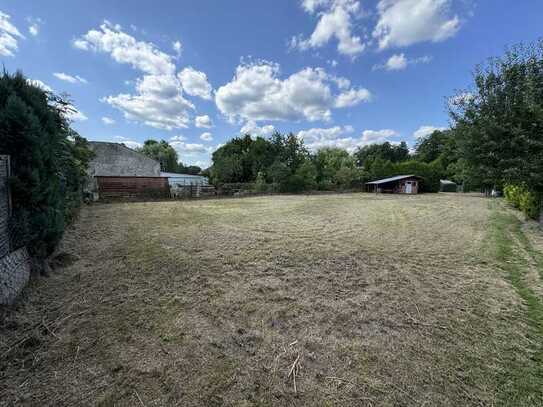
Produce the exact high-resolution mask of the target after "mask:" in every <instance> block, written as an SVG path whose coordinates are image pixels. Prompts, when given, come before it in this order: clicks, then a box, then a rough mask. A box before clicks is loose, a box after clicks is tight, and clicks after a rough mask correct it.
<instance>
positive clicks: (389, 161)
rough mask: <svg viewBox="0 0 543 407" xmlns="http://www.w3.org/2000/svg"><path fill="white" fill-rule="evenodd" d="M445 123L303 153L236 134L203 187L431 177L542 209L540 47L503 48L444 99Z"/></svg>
mask: <svg viewBox="0 0 543 407" xmlns="http://www.w3.org/2000/svg"><path fill="white" fill-rule="evenodd" d="M449 117H450V119H451V126H450V128H449V129H448V130H445V131H434V132H433V133H432V134H430V135H428V136H426V137H423V138H422V139H420V140H418V141H417V144H416V145H415V148H414V151H413V152H412V153H410V152H409V150H408V148H407V145H406V144H405V143H403V142H402V143H400V144H399V145H393V144H391V143H388V142H385V143H382V144H375V145H369V146H364V147H361V148H359V149H357V151H355V152H354V153H353V154H349V153H348V152H347V151H346V150H342V149H339V148H325V149H321V150H319V151H317V152H315V153H310V152H309V151H308V150H307V149H306V148H305V147H304V145H303V141H302V140H299V139H298V138H297V137H296V136H294V135H293V134H288V135H281V134H279V133H276V134H274V135H273V136H271V137H270V138H269V139H264V138H261V137H256V138H252V137H251V136H250V135H245V136H242V137H236V138H233V139H232V140H230V141H229V142H228V143H226V144H225V145H224V146H222V147H221V148H219V149H218V150H217V151H215V152H214V153H213V157H212V158H213V165H212V166H211V167H210V168H209V169H208V170H206V173H207V174H208V175H209V176H210V177H211V180H212V182H214V183H216V184H221V183H229V182H254V183H256V184H257V185H258V187H259V188H260V189H264V188H265V186H268V187H269V186H271V187H272V188H275V189H277V190H279V191H302V190H308V189H324V190H326V189H336V188H352V187H354V186H357V185H361V184H363V183H364V182H367V181H371V180H375V179H378V178H384V177H388V176H393V175H400V174H415V175H418V176H421V177H423V178H424V182H423V190H424V191H437V190H438V188H439V179H440V178H447V179H450V180H453V181H455V182H457V183H458V184H461V185H462V186H463V187H464V190H466V191H468V190H485V191H490V190H503V191H505V192H506V198H507V199H508V200H510V201H511V202H512V203H513V204H514V205H515V206H518V207H519V208H521V209H522V210H523V211H524V212H525V213H526V214H527V215H528V216H531V217H537V216H538V215H539V213H540V212H541V201H542V193H543V41H538V42H536V43H534V44H529V45H523V44H520V45H517V46H514V47H511V48H509V49H508V50H507V51H506V53H505V54H504V55H503V56H502V57H499V58H492V59H490V60H489V61H487V62H486V63H485V64H482V65H480V66H477V67H476V69H475V72H474V76H473V83H472V85H471V87H470V88H469V89H467V90H464V91H460V92H458V93H457V94H456V95H454V96H453V97H451V98H450V102H449Z"/></svg>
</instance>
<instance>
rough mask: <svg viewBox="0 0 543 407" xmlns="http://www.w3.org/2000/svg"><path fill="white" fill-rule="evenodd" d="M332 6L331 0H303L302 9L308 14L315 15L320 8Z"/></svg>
mask: <svg viewBox="0 0 543 407" xmlns="http://www.w3.org/2000/svg"><path fill="white" fill-rule="evenodd" d="M329 4H330V0H302V7H303V8H304V10H305V11H307V12H308V13H314V12H315V11H317V9H318V8H319V7H323V6H326V5H329Z"/></svg>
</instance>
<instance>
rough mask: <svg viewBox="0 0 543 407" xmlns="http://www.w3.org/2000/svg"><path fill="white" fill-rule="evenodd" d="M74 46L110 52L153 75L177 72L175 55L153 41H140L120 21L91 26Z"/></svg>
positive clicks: (75, 41)
mask: <svg viewBox="0 0 543 407" xmlns="http://www.w3.org/2000/svg"><path fill="white" fill-rule="evenodd" d="M73 45H74V47H76V48H79V49H81V50H85V51H88V50H92V51H95V52H104V53H107V54H110V55H111V57H112V58H113V59H114V60H115V61H116V62H118V63H121V64H130V65H131V66H132V67H133V68H135V69H137V70H140V71H142V72H144V73H146V74H150V75H173V74H174V72H175V65H174V63H173V61H172V57H171V56H170V55H168V54H166V53H164V52H162V51H160V50H158V49H157V48H156V47H155V46H154V45H153V44H151V43H148V42H143V41H137V40H136V39H135V38H134V37H132V36H131V35H128V34H126V33H125V32H123V31H121V27H120V26H118V25H112V24H111V23H109V22H107V21H105V22H104V23H103V24H102V25H101V26H100V29H99V30H90V31H89V32H87V33H86V34H85V35H83V36H82V37H81V38H78V39H76V40H74V42H73Z"/></svg>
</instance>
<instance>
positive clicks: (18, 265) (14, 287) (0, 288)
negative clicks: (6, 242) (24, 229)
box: [0, 247, 31, 305]
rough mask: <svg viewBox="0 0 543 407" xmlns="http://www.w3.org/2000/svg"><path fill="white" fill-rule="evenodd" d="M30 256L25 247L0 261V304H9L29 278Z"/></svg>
mask: <svg viewBox="0 0 543 407" xmlns="http://www.w3.org/2000/svg"><path fill="white" fill-rule="evenodd" d="M30 264H31V263H30V256H29V255H28V251H27V250H26V247H23V248H21V249H19V250H16V251H14V252H12V253H10V254H8V255H7V256H4V257H3V258H1V259H0V304H2V305H8V304H11V303H12V302H13V301H15V299H16V298H17V296H18V295H19V294H20V292H21V290H22V289H23V288H24V287H25V286H26V284H27V283H28V279H29V278H30Z"/></svg>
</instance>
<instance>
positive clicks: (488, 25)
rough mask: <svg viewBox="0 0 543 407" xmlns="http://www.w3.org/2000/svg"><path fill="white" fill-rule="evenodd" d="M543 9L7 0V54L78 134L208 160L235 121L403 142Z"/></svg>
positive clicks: (438, 1)
mask: <svg viewBox="0 0 543 407" xmlns="http://www.w3.org/2000/svg"><path fill="white" fill-rule="evenodd" d="M542 15H543V2H541V1H539V0H522V1H510V0H379V1H377V0H374V1H370V0H361V1H356V0H303V1H295V0H275V1H273V2H270V1H248V0H230V1H211V0H209V1H207V0H199V1H180V0H176V1H160V2H149V1H131V2H125V1H120V0H119V1H111V0H110V1H96V0H95V1H92V2H90V1H60V0H48V1H47V2H44V1H37V0H36V1H30V0H26V1H21V0H0V60H1V62H2V64H3V65H4V66H5V67H6V69H7V70H8V71H11V72H13V71H15V70H17V69H20V70H22V71H23V72H24V74H25V75H26V76H27V77H28V78H31V79H33V80H37V81H40V83H43V84H44V85H43V86H48V87H50V88H52V89H53V90H54V91H55V92H66V93H68V94H69V95H70V97H71V99H72V100H73V102H74V105H75V106H76V108H77V109H78V110H79V112H80V113H79V114H77V115H75V116H74V117H73V120H74V122H73V126H74V128H76V129H77V130H78V131H79V132H80V134H81V135H83V136H84V137H87V138H88V139H90V140H105V141H116V142H124V143H126V144H127V145H129V146H137V145H138V143H142V142H143V141H144V140H145V139H147V138H155V139H165V140H169V141H170V142H171V144H172V145H173V146H174V147H175V148H176V149H177V151H178V153H179V156H180V159H181V160H182V161H183V162H184V163H190V164H198V165H200V166H207V165H209V163H210V154H211V152H212V151H213V150H214V149H216V148H217V146H219V145H220V144H221V143H224V142H225V141H226V140H228V139H230V138H231V137H233V136H236V135H238V134H240V132H242V131H250V132H251V133H252V134H261V135H264V136H266V135H269V134H270V133H271V132H272V131H273V130H274V129H275V130H278V131H281V132H290V131H292V132H293V133H295V134H297V135H298V136H299V137H301V138H303V139H304V141H305V143H306V145H308V146H309V147H310V148H311V149H313V150H315V149H318V148H320V147H323V146H340V147H344V148H347V149H349V150H350V151H353V150H354V149H355V148H356V147H358V146H361V145H365V144H369V143H375V142H382V141H384V140H388V141H391V142H399V141H400V140H405V141H407V142H408V143H409V144H410V145H411V146H412V145H414V143H415V142H416V138H417V137H418V136H421V135H424V134H427V133H428V132H429V131H431V130H432V129H434V128H441V127H446V126H448V123H449V122H448V116H447V112H446V104H447V97H450V96H452V95H454V94H455V93H456V92H457V91H459V90H461V89H465V88H466V87H468V86H469V84H470V81H471V73H472V71H473V68H474V67H475V65H476V64H478V63H480V62H483V61H485V60H486V59H487V58H488V57H491V56H496V55H500V54H502V53H503V50H504V48H505V47H506V46H507V45H512V44H515V43H518V42H520V41H524V42H531V41H535V40H536V39H538V38H539V37H540V36H541V34H542V30H541V27H542V26H541V22H540V19H541V16H542Z"/></svg>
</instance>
